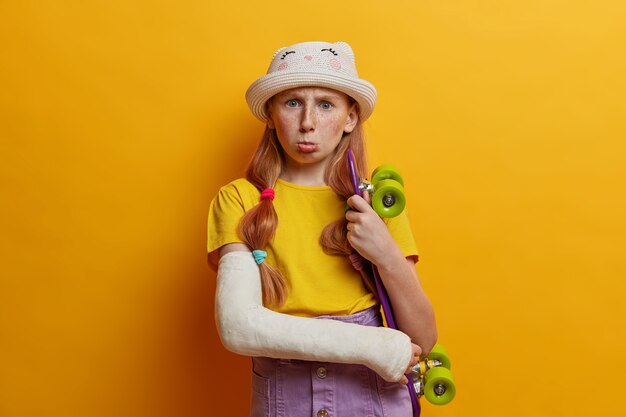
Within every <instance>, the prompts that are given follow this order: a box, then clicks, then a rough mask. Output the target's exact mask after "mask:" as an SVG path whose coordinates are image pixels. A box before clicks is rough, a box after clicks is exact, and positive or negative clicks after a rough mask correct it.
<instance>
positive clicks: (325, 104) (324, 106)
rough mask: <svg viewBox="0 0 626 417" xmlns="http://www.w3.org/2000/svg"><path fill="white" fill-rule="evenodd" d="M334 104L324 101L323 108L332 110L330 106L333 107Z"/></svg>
mask: <svg viewBox="0 0 626 417" xmlns="http://www.w3.org/2000/svg"><path fill="white" fill-rule="evenodd" d="M332 106H333V105H332V104H330V103H328V102H324V103H322V108H323V109H324V110H330V108H331V107H332Z"/></svg>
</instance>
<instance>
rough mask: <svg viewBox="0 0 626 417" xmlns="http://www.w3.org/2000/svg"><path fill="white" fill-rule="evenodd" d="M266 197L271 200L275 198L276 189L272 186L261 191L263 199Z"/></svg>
mask: <svg viewBox="0 0 626 417" xmlns="http://www.w3.org/2000/svg"><path fill="white" fill-rule="evenodd" d="M265 198H269V199H270V200H274V190H273V189H271V188H266V189H265V190H263V191H261V200H263V199H265Z"/></svg>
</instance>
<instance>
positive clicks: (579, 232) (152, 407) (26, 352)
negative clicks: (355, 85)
mask: <svg viewBox="0 0 626 417" xmlns="http://www.w3.org/2000/svg"><path fill="white" fill-rule="evenodd" d="M387 3H388V5H387V6H383V2H381V1H366V0H359V1H338V2H290V3H287V2H278V1H265V2H257V3H252V2H242V1H229V2H217V1H188V2H175V1H156V2H155V1H131V2H128V1H126V2H121V1H120V2H82V1H66V2H54V1H3V2H1V3H0V138H1V147H0V174H1V176H0V191H1V195H2V199H1V203H0V207H1V213H0V222H1V233H0V245H1V247H0V260H1V261H0V275H1V281H0V416H3V417H5V416H7V417H23V416H29V417H30V416H45V417H67V416H89V417H99V416H103V417H104V416H106V417H111V416H116V417H126V416H128V417H130V416H133V417H138V416H146V417H155V416H190V417H194V416H197V417H199V416H208V415H234V416H243V415H245V412H246V403H247V396H246V394H245V392H247V390H248V367H249V360H248V359H247V358H242V357H237V356H235V355H232V354H230V353H227V352H225V351H224V349H223V348H222V347H221V345H220V344H219V341H218V339H217V334H216V331H215V326H214V323H213V316H212V309H213V300H212V292H213V290H214V279H215V277H214V275H213V274H211V273H209V271H208V269H207V267H206V264H205V253H204V245H205V216H206V211H207V207H208V203H209V201H210V198H211V197H212V195H213V194H214V193H215V191H216V190H217V188H218V187H219V186H220V185H222V184H224V183H225V182H227V181H229V180H230V179H232V178H235V177H237V176H240V175H241V172H242V169H243V168H244V166H245V164H246V160H247V158H248V156H249V154H250V152H251V151H252V149H253V148H254V146H255V142H256V141H257V139H258V137H259V135H260V133H261V131H262V126H261V124H260V123H259V122H257V121H256V120H255V119H254V118H253V116H252V115H251V114H250V113H249V111H248V109H247V107H246V104H245V101H244V97H243V95H244V92H245V90H246V88H247V87H248V85H249V84H250V83H251V82H252V81H253V80H254V79H255V78H256V77H258V76H260V75H261V74H262V73H263V72H264V71H265V70H266V69H267V65H268V63H269V58H270V56H271V54H272V53H273V52H274V51H275V50H276V49H277V48H278V47H280V46H283V45H288V44H291V43H295V42H300V41H304V40H315V39H320V40H329V41H336V40H344V41H348V42H349V43H351V44H352V46H353V47H354V49H355V52H356V56H357V63H358V65H359V68H360V73H361V76H363V77H364V78H366V79H368V80H370V81H371V82H373V83H374V84H375V85H376V86H377V88H378V91H379V101H378V106H377V109H376V111H375V113H374V116H373V117H372V118H371V119H370V121H368V122H367V124H366V129H367V132H368V137H369V151H370V155H371V165H372V167H373V166H375V165H376V164H378V163H382V162H392V163H395V164H396V165H398V166H399V167H400V168H401V169H402V170H403V172H404V174H405V177H406V182H407V189H408V193H409V209H410V214H411V218H412V221H413V227H414V231H415V234H416V236H417V240H418V244H419V247H420V250H421V254H422V261H421V263H420V265H419V272H420V275H421V276H422V279H423V282H424V285H425V287H426V289H427V291H428V293H429V294H430V296H431V298H432V300H433V302H434V304H435V307H436V311H437V317H438V324H439V329H440V335H441V338H440V341H441V342H442V343H444V344H445V345H446V346H447V347H448V350H449V351H450V353H451V355H452V358H453V361H454V364H453V371H454V374H455V377H456V381H457V386H458V395H457V399H456V400H455V401H454V403H453V404H451V405H449V406H446V407H438V408H435V407H433V406H429V405H425V406H424V408H425V412H424V415H428V416H465V417H473V416H476V417H478V416H480V417H490V416H494V417H495V416H498V417H499V416H520V417H521V416H530V415H533V416H583V415H604V416H617V415H624V414H625V412H626V406H625V405H624V403H623V401H617V400H618V399H620V400H621V397H623V388H624V387H625V386H626V384H625V383H624V374H625V373H626V361H625V359H624V357H623V355H624V352H625V351H626V338H625V336H624V328H625V327H626V323H625V321H626V320H625V318H626V308H625V305H626V300H625V298H624V297H625V295H626V294H625V293H626V291H625V290H626V283H625V282H626V279H625V278H626V276H625V273H626V261H625V260H624V259H625V256H624V250H625V247H626V245H625V239H626V221H625V219H624V213H625V212H626V196H625V193H624V189H625V182H626V181H625V179H626V169H625V166H626V165H625V162H626V157H625V151H626V117H625V115H626V105H625V95H626V77H625V76H624V74H626V58H625V57H626V54H625V50H626V29H625V27H626V26H625V25H624V22H625V21H626V6H625V5H624V2H622V1H617V0H613V1H611V0H598V1H595V2H591V1H580V0H579V1H565V0H552V1H547V0H530V1H521V0H520V1H509V2H503V1H496V0H491V1H488V0H476V1H472V2H453V1H448V0H441V1H425V2H416V1H396V2H391V3H389V2H387ZM289 4H292V6H289ZM242 392H243V393H244V394H242Z"/></svg>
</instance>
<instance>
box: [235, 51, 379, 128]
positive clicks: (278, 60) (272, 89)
mask: <svg viewBox="0 0 626 417" xmlns="http://www.w3.org/2000/svg"><path fill="white" fill-rule="evenodd" d="M306 86H319V87H327V88H332V89H335V90H338V91H341V92H343V93H346V94H347V95H349V96H351V97H352V98H354V99H355V100H356V101H357V102H358V103H359V110H360V112H359V116H360V118H361V120H362V121H363V120H365V119H367V118H368V117H369V116H370V115H371V113H372V111H373V110H374V105H375V103H376V88H374V86H373V85H372V84H371V83H369V82H368V81H366V80H363V79H361V78H359V76H358V73H357V70H356V65H355V60H354V53H353V52H352V48H351V47H350V45H348V44H347V43H346V42H335V43H329V42H317V41H316V42H302V43H297V44H295V45H292V46H287V47H283V48H280V49H278V50H277V51H276V52H275V53H274V55H273V57H272V61H271V63H270V66H269V68H268V70H267V74H266V75H265V76H263V77H261V78H259V79H257V80H256V81H255V82H254V83H252V85H251V86H250V87H249V88H248V91H246V101H247V102H248V106H249V107H250V110H251V111H252V113H253V114H254V115H255V116H256V117H258V118H259V119H260V120H262V121H267V112H266V107H265V104H266V102H267V100H268V99H270V98H271V97H272V96H274V95H275V94H278V93H279V92H281V91H284V90H288V89H290V88H295V87H306Z"/></svg>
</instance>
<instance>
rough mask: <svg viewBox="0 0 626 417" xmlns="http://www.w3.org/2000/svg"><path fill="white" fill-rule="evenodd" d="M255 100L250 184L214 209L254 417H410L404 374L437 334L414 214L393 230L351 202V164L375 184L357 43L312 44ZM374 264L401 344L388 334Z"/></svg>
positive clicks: (233, 330)
mask: <svg viewBox="0 0 626 417" xmlns="http://www.w3.org/2000/svg"><path fill="white" fill-rule="evenodd" d="M246 99H247V102H248V105H249V107H250V110H251V111H252V113H253V114H254V115H255V116H256V117H258V118H259V119H260V120H262V121H263V122H264V123H266V127H265V132H264V134H263V137H262V139H261V143H260V144H259V146H258V148H257V150H256V152H255V154H254V156H253V157H252V160H251V162H250V164H249V166H248V169H247V173H246V178H245V179H243V178H242V179H237V180H235V181H233V182H231V183H229V184H227V185H225V186H224V187H222V188H221V189H220V190H219V192H218V194H217V196H216V197H215V198H214V199H213V201H212V202H211V206H210V209H209V219H208V252H209V263H210V265H211V266H212V267H213V268H216V269H217V272H218V273H217V290H216V322H217V326H218V331H219V334H220V338H221V340H222V343H223V344H224V346H225V347H226V348H227V349H229V350H231V351H233V352H236V353H239V354H243V355H249V356H252V362H253V369H252V403H251V416H253V417H265V416H287V417H301V416H309V417H310V416H316V417H334V416H338V417H351V416H355V417H356V416H358V417H374V416H381V417H382V416H385V417H409V416H411V403H410V400H409V395H408V391H407V388H406V385H403V384H406V383H407V379H406V377H405V376H404V374H405V373H406V372H408V371H409V370H410V368H411V367H412V366H413V365H414V364H415V363H416V362H417V356H418V355H426V354H427V353H428V352H429V350H430V349H431V348H432V346H433V345H434V344H435V341H436V339H437V330H436V326H435V320H434V314H433V309H432V306H431V304H430V301H429V300H428V298H427V296H426V295H425V293H424V292H423V290H422V288H421V286H420V282H419V278H418V277H417V273H416V271H415V262H416V261H417V256H418V255H417V251H416V248H415V243H414V240H413V236H412V233H411V229H410V226H409V222H408V218H407V216H406V214H405V213H402V214H401V215H399V216H397V217H394V218H391V219H385V220H383V219H381V218H380V217H379V216H378V215H377V214H376V213H375V212H374V211H373V209H372V208H371V206H370V204H369V196H368V195H367V193H365V195H364V198H362V197H360V196H358V195H353V194H354V190H353V189H352V183H351V180H350V174H349V170H348V163H347V150H348V149H351V150H352V151H353V153H354V155H355V159H356V162H357V165H358V171H359V172H358V174H359V176H360V177H362V178H365V177H366V176H367V174H366V172H367V166H366V161H365V149H364V135H363V128H362V123H363V121H365V120H366V119H367V118H368V117H369V116H370V115H371V113H372V111H373V108H374V104H375V102H376V90H375V88H374V86H373V85H372V84H370V83H369V82H367V81H365V80H363V79H360V78H359V77H358V74H357V71H356V67H355V63H354V55H353V52H352V49H351V48H350V46H349V45H348V44H347V43H345V42H336V43H327V42H304V43H298V44H295V45H292V46H289V47H285V48H281V49H279V50H278V51H277V52H276V53H275V54H274V56H273V58H272V61H271V64H270V67H269V70H268V72H267V74H266V75H265V76H263V77H261V78H259V79H258V80H256V81H255V82H254V83H253V84H252V85H251V86H250V88H249V89H248V91H247V93H246ZM363 258H365V259H367V260H368V261H369V262H371V263H373V264H374V265H376V266H377V268H378V271H379V273H380V276H381V278H382V281H383V283H384V285H385V287H386V289H387V292H388V294H389V298H390V300H391V303H392V305H393V307H394V313H395V318H396V323H397V325H398V327H399V329H400V330H394V329H389V328H386V327H381V326H382V320H381V315H380V312H379V305H378V300H377V297H376V295H375V294H374V293H373V292H372V291H371V290H370V288H371V284H370V280H369V276H368V274H367V268H365V267H364V262H363V260H364V259H363Z"/></svg>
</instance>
